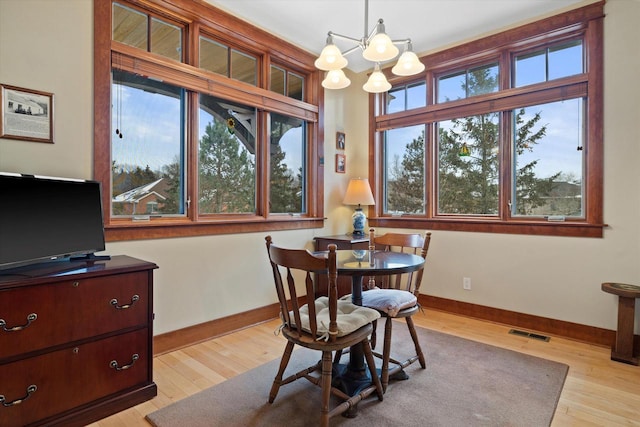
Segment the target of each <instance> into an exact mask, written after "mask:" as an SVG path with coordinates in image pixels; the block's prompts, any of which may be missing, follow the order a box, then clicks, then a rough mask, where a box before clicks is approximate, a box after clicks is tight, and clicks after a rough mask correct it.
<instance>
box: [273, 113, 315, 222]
mask: <svg viewBox="0 0 640 427" xmlns="http://www.w3.org/2000/svg"><path fill="white" fill-rule="evenodd" d="M305 141H306V135H305V122H304V121H303V120H301V119H298V118H294V117H287V116H283V115H280V114H274V113H272V114H271V144H270V146H269V154H270V159H269V164H270V168H269V170H270V176H269V185H270V188H269V194H270V198H269V213H304V206H305V197H306V195H305V194H304V188H305V186H304V177H305V176H306V164H305V158H306V156H305V154H306V143H305Z"/></svg>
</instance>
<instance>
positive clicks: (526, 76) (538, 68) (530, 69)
mask: <svg viewBox="0 0 640 427" xmlns="http://www.w3.org/2000/svg"><path fill="white" fill-rule="evenodd" d="M546 62H547V61H546V57H545V53H544V51H540V52H534V53H529V54H526V55H521V56H517V57H516V69H515V85H514V86H515V87H522V86H526V85H530V84H534V83H540V82H544V81H546V80H547V71H546Z"/></svg>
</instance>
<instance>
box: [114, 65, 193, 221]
mask: <svg viewBox="0 0 640 427" xmlns="http://www.w3.org/2000/svg"><path fill="white" fill-rule="evenodd" d="M112 93H113V97H114V108H113V109H112V118H111V126H112V129H113V130H112V132H111V136H112V142H111V185H110V188H111V196H112V203H111V215H112V216H113V217H114V218H115V217H131V216H134V215H137V214H139V213H140V212H144V209H142V210H140V209H139V208H137V206H136V205H138V204H139V203H140V201H141V200H146V199H148V198H149V197H154V198H159V199H161V200H157V201H158V205H157V209H156V211H154V213H155V214H162V215H184V213H185V211H184V188H185V184H184V175H185V172H184V171H185V168H184V166H185V164H184V157H185V156H184V152H185V151H184V150H185V145H184V141H185V140H184V131H183V124H184V115H185V91H184V90H183V89H182V88H179V87H176V86H173V85H169V84H166V83H163V82H159V81H157V80H152V79H149V78H145V77H142V76H139V75H136V74H132V73H128V72H125V71H119V70H114V71H113V85H112ZM105 188H109V187H105Z"/></svg>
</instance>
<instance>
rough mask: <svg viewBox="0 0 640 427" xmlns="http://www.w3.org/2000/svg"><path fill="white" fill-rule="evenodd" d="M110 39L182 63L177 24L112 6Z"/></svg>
mask: <svg viewBox="0 0 640 427" xmlns="http://www.w3.org/2000/svg"><path fill="white" fill-rule="evenodd" d="M149 28H151V31H149ZM113 40H115V41H118V42H121V43H124V44H127V45H129V46H133V47H136V48H138V49H143V50H145V51H147V52H153V53H156V54H158V55H162V56H164V57H166V58H170V59H173V60H175V61H182V28H181V27H180V26H179V25H174V24H170V23H168V22H166V21H164V20H162V19H160V18H157V17H154V16H152V15H151V14H146V13H143V12H139V11H137V10H135V9H132V8H130V7H126V6H124V5H122V4H119V3H114V4H113Z"/></svg>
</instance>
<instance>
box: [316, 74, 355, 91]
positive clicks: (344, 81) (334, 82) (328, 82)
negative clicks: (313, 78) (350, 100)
mask: <svg viewBox="0 0 640 427" xmlns="http://www.w3.org/2000/svg"><path fill="white" fill-rule="evenodd" d="M350 84H351V80H349V78H348V77H347V76H346V75H345V74H344V71H342V70H331V71H329V72H328V73H327V76H326V77H325V78H324V80H323V81H322V87H324V88H325V89H344V88H345V87H347V86H349V85H350Z"/></svg>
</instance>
